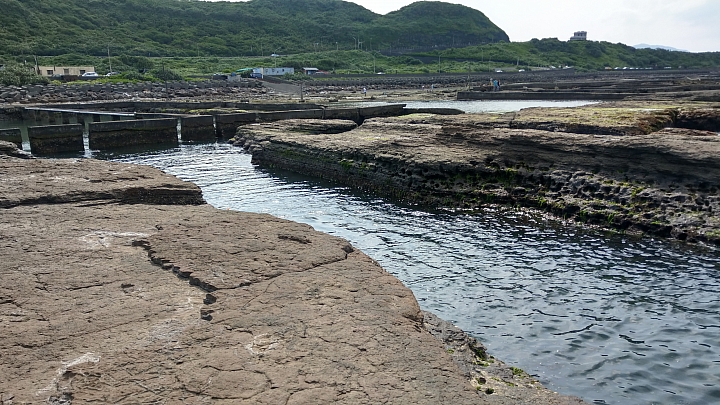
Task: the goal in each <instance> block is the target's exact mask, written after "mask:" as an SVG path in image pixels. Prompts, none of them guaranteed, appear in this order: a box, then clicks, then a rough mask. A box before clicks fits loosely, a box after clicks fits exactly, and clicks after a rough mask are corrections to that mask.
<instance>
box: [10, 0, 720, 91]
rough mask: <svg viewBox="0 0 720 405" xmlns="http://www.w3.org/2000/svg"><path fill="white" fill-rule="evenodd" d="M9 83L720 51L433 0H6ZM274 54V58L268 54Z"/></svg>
mask: <svg viewBox="0 0 720 405" xmlns="http://www.w3.org/2000/svg"><path fill="white" fill-rule="evenodd" d="M3 6H4V7H3V13H2V14H0V23H2V27H3V29H2V30H0V53H4V54H0V64H6V65H7V69H6V71H5V73H3V75H2V78H0V80H2V82H3V83H21V84H26V83H32V82H35V81H42V79H41V78H38V77H30V76H32V75H30V76H28V71H29V69H28V68H25V69H23V68H20V67H18V66H17V64H18V63H19V64H24V65H25V66H26V67H27V66H32V65H33V64H34V61H35V60H36V59H35V58H36V57H37V60H38V63H39V65H56V66H63V65H65V66H67V65H75V66H77V65H81V66H88V65H89V66H95V68H96V71H97V72H98V73H100V74H104V73H107V72H109V71H110V70H111V69H110V66H112V70H113V71H116V72H121V73H122V75H118V76H114V77H113V78H112V79H104V80H119V79H125V80H160V79H178V78H181V77H182V78H192V77H201V76H204V77H207V76H209V75H211V74H213V73H220V72H224V73H231V72H234V71H235V70H237V69H241V68H248V67H273V66H283V67H294V68H295V69H296V70H297V71H300V69H301V68H302V67H309V66H311V67H316V68H318V69H320V70H323V71H327V72H332V73H338V74H373V73H387V74H391V73H413V74H418V73H420V74H423V73H437V72H457V73H459V72H462V73H467V72H492V71H495V70H496V69H502V70H506V71H507V70H513V69H525V70H532V69H537V68H543V69H547V68H551V67H553V66H554V67H557V68H560V67H564V66H573V67H575V68H576V69H578V70H581V71H582V70H585V71H591V70H603V69H608V68H610V69H615V68H618V69H623V68H640V69H646V68H653V69H664V68H666V67H671V68H680V67H684V68H708V67H718V66H720V52H711V53H698V54H694V53H688V52H671V51H666V50H653V49H635V48H632V47H629V46H626V45H623V44H611V43H608V42H595V41H575V42H565V41H559V40H558V39H555V38H549V39H542V40H538V39H533V40H531V41H528V42H509V39H508V37H507V35H506V34H505V32H503V31H502V30H501V29H500V28H498V27H497V26H495V25H494V24H493V23H492V22H491V21H490V20H489V19H488V18H487V17H486V16H485V15H484V14H483V13H481V12H480V11H477V10H473V9H471V8H468V7H465V6H461V5H457V4H450V3H442V2H436V1H421V2H416V3H413V4H410V5H408V6H406V7H403V8H401V9H400V10H397V11H394V12H391V13H388V14H386V15H379V14H375V13H373V12H371V11H369V10H367V9H365V8H363V7H361V6H359V5H357V4H355V3H350V2H346V1H341V0H250V1H248V2H206V1H199V0H63V1H54V2H53V1H45V0H3ZM271 55H274V56H271Z"/></svg>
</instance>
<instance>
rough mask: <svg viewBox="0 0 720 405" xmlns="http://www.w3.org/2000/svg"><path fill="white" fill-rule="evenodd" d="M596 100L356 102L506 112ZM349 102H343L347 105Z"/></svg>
mask: <svg viewBox="0 0 720 405" xmlns="http://www.w3.org/2000/svg"><path fill="white" fill-rule="evenodd" d="M596 103H597V102H596V101H587V100H585V101H538V100H507V101H497V100H489V101H477V100H472V101H457V100H432V101H399V102H392V103H386V102H362V103H354V104H352V105H357V106H364V107H368V106H378V105H387V104H405V107H406V108H456V109H458V110H462V111H464V112H466V113H506V112H511V111H518V110H521V109H523V108H531V107H548V108H562V107H565V108H567V107H580V106H583V105H588V104H596ZM346 105H348V104H343V106H346Z"/></svg>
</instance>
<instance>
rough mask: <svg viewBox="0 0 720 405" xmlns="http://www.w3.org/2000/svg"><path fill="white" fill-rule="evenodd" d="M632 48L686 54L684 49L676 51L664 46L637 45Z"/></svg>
mask: <svg viewBox="0 0 720 405" xmlns="http://www.w3.org/2000/svg"><path fill="white" fill-rule="evenodd" d="M633 48H635V49H664V50H666V51H673V52H688V51H686V50H684V49H677V48H673V47H671V46H664V45H648V44H637V45H633Z"/></svg>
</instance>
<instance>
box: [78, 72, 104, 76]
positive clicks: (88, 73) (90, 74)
mask: <svg viewBox="0 0 720 405" xmlns="http://www.w3.org/2000/svg"><path fill="white" fill-rule="evenodd" d="M80 77H100V75H98V74H97V73H95V72H85V73H83V74H82V75H81V76H80Z"/></svg>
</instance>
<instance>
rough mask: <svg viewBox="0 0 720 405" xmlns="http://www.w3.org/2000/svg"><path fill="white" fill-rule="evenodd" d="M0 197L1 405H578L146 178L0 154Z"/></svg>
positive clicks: (374, 271)
mask: <svg viewBox="0 0 720 405" xmlns="http://www.w3.org/2000/svg"><path fill="white" fill-rule="evenodd" d="M3 146H5V145H3ZM5 149H6V148H0V150H5ZM0 184H1V185H2V187H0V218H2V221H0V257H2V264H1V265H0V275H1V276H2V278H3V280H4V282H3V284H2V286H0V404H2V405H11V404H13V405H17V404H66V405H67V404H83V403H91V402H92V403H117V404H136V403H167V404H311V403H312V404H331V403H333V404H334V403H340V404H511V403H512V404H578V403H581V402H580V401H579V400H578V399H575V398H568V397H563V396H559V395H557V394H554V393H552V392H550V391H548V390H546V389H544V388H542V387H541V386H540V385H539V384H537V382H535V381H534V380H533V379H532V378H530V377H529V376H527V375H526V374H524V373H522V372H513V370H512V369H511V368H510V367H508V366H505V365H502V363H500V362H496V361H494V359H492V357H491V356H489V355H487V353H486V351H485V348H484V347H482V345H480V344H479V343H478V342H477V341H476V340H474V339H472V338H470V337H468V336H467V335H465V334H463V333H462V332H461V331H459V330H457V329H453V327H452V326H451V325H447V324H446V323H443V322H442V321H440V320H438V319H437V318H434V317H432V316H430V315H428V316H425V314H423V313H422V312H421V311H420V308H419V307H418V303H417V301H416V300H415V298H414V296H413V294H412V292H411V291H410V290H409V289H407V288H406V287H404V286H403V285H402V284H401V283H400V281H398V280H397V279H396V278H394V277H393V276H391V275H390V274H389V273H387V272H385V271H384V270H383V269H382V268H381V267H380V266H379V265H378V264H377V263H375V262H374V261H373V260H372V259H371V258H369V257H368V256H366V255H364V254H363V253H362V252H359V251H357V250H356V249H354V248H353V247H352V246H351V245H350V244H349V243H348V242H347V241H345V240H342V239H340V238H337V237H333V236H330V235H327V234H323V233H320V232H316V231H315V230H313V229H312V228H311V227H310V226H308V225H303V224H298V223H294V222H290V221H286V220H281V219H278V218H274V217H272V216H269V215H261V214H250V213H241V212H233V211H226V210H218V209H215V208H213V207H211V206H209V205H207V204H205V203H204V201H203V198H202V193H201V191H200V189H199V188H198V187H197V186H195V185H193V184H191V183H187V182H183V181H181V180H179V179H177V178H175V177H173V176H169V175H166V174H164V173H162V172H160V171H158V170H156V169H153V168H150V167H145V166H135V165H128V164H120V163H110V162H103V161H96V160H90V159H80V160H77V159H73V160H44V159H20V158H17V157H10V156H7V155H0ZM431 332H432V333H431ZM491 363H492V365H491Z"/></svg>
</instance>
